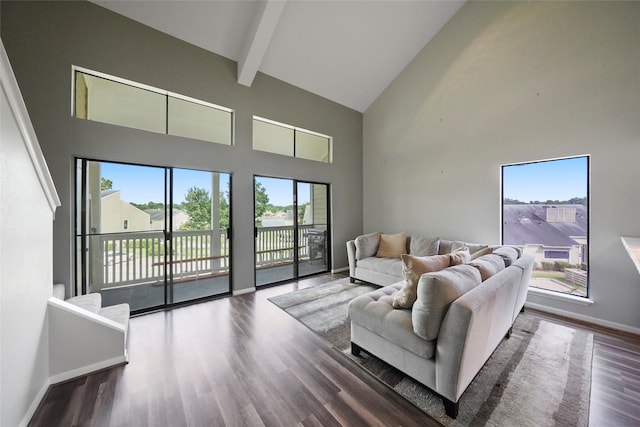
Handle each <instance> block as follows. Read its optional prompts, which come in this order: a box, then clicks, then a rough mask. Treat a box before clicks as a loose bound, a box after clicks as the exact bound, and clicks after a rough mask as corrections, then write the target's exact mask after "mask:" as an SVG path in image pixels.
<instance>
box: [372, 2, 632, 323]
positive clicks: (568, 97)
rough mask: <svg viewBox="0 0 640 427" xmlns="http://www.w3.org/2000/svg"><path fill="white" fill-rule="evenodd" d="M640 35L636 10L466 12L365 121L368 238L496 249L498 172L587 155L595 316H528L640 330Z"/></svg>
mask: <svg viewBox="0 0 640 427" xmlns="http://www.w3.org/2000/svg"><path fill="white" fill-rule="evenodd" d="M638 28H640V3H638V2H598V1H596V2H562V1H558V2H556V1H554V2H467V3H466V4H465V5H464V6H463V7H462V8H461V9H460V11H459V12H458V13H457V14H456V15H455V16H454V17H453V18H452V19H451V21H449V23H447V24H446V25H445V26H444V27H443V29H442V30H441V31H440V32H439V33H438V34H437V35H436V37H435V38H434V39H433V40H432V41H431V42H430V43H429V44H428V45H427V46H426V47H425V48H424V49H423V50H422V51H421V52H420V53H419V54H418V55H417V56H416V58H415V59H414V60H413V62H412V63H411V64H410V65H409V66H408V67H407V68H406V69H405V70H404V71H403V72H402V73H401V74H400V75H399V76H398V78H397V79H396V80H395V81H394V82H393V83H392V84H391V85H390V86H389V87H388V88H387V89H386V90H385V92H384V93H383V94H382V95H381V96H380V97H379V98H378V99H377V100H376V101H375V102H374V104H373V105H372V106H371V107H370V108H369V109H368V110H367V111H366V112H365V114H364V122H363V127H364V138H363V140H364V142H363V144H364V145H363V147H364V148H363V151H364V154H363V164H364V172H363V178H364V179H363V181H364V196H363V198H364V202H363V212H364V232H372V231H382V232H387V233H393V232H398V231H403V230H404V231H407V232H409V233H413V234H416V233H418V234H422V235H426V236H433V237H436V236H439V237H443V238H450V239H460V240H464V241H478V242H486V243H494V244H495V243H499V242H500V232H501V231H500V230H501V224H500V210H501V205H500V197H501V194H500V191H501V188H500V187H501V183H500V166H501V165H503V164H507V163H517V162H526V161H534V160H542V159H552V158H559V157H565V156H574V155H583V154H590V155H591V191H590V196H591V221H590V264H589V267H590V298H591V299H592V300H593V304H590V305H577V304H573V303H571V302H565V301H559V300H556V299H551V298H548V297H545V296H541V295H531V294H530V295H529V297H528V302H529V303H532V304H536V307H538V308H540V307H547V308H548V309H552V310H555V311H558V310H561V311H563V312H565V313H573V314H574V315H575V316H576V317H578V316H580V317H581V318H590V319H593V320H594V321H597V322H601V323H604V324H618V325H624V326H626V327H627V328H631V329H632V330H633V329H636V330H637V329H638V328H640V310H638V301H640V276H639V275H638V273H637V271H636V270H635V268H634V265H633V262H632V261H631V259H630V258H629V256H627V254H626V253H625V249H624V247H623V245H622V242H621V240H620V236H640V216H639V215H638V212H640V197H639V194H640V193H638V187H639V186H640V140H639V136H640V77H639V76H640V55H639V54H638V46H640V31H638ZM382 205H384V208H381V206H382Z"/></svg>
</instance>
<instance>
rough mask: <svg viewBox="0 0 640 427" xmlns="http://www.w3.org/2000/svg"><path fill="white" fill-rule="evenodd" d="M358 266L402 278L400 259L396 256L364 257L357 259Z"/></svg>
mask: <svg viewBox="0 0 640 427" xmlns="http://www.w3.org/2000/svg"><path fill="white" fill-rule="evenodd" d="M358 268H361V269H364V270H371V271H375V272H376V273H382V274H388V275H389V276H394V277H397V278H398V280H400V279H402V261H401V260H399V259H397V258H376V257H369V258H365V259H362V260H360V261H358Z"/></svg>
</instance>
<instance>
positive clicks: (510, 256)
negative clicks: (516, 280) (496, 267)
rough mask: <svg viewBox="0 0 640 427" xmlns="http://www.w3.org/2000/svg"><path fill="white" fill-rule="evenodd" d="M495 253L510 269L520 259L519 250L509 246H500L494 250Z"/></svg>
mask: <svg viewBox="0 0 640 427" xmlns="http://www.w3.org/2000/svg"><path fill="white" fill-rule="evenodd" d="M493 253H494V254H496V255H499V256H501V257H502V259H503V260H504V265H505V266H507V267H509V266H510V265H511V264H513V263H514V262H515V261H516V260H517V259H518V258H519V253H518V250H517V249H515V248H512V247H509V246H500V247H498V248H495V249H494V250H493Z"/></svg>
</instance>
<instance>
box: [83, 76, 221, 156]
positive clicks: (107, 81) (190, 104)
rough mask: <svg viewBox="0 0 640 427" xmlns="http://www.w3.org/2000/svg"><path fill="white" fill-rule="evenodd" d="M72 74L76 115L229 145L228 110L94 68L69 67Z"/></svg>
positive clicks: (86, 118)
mask: <svg viewBox="0 0 640 427" xmlns="http://www.w3.org/2000/svg"><path fill="white" fill-rule="evenodd" d="M73 73H74V76H73V82H74V96H73V100H74V102H73V107H72V110H73V111H72V114H73V116H74V117H76V118H79V119H85V120H94V121H97V122H103V123H109V124H113V125H118V126H126V127H130V128H135V129H141V130H146V131H150V132H158V133H164V134H167V135H174V136H181V137H185V138H192V139H198V140H202V141H208V142H215V143H217V144H224V145H231V144H232V135H233V111H232V110H231V109H229V108H225V107H221V106H219V105H215V104H211V103H208V102H205V101H201V100H198V99H194V98H189V97H187V96H183V95H179V94H176V93H172V92H168V91H166V90H162V89H158V88H154V87H151V86H147V85H144V84H141V83H136V82H132V81H130V80H125V79H121V78H119V77H114V76H109V75H107V74H104V73H99V72H97V71H91V70H86V69H83V68H79V67H74V68H73Z"/></svg>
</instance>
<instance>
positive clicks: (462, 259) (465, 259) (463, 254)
mask: <svg viewBox="0 0 640 427" xmlns="http://www.w3.org/2000/svg"><path fill="white" fill-rule="evenodd" d="M450 256H451V265H462V264H469V263H470V262H471V255H470V254H469V248H467V247H463V248H458V249H456V250H455V251H454V252H451V254H450Z"/></svg>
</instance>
